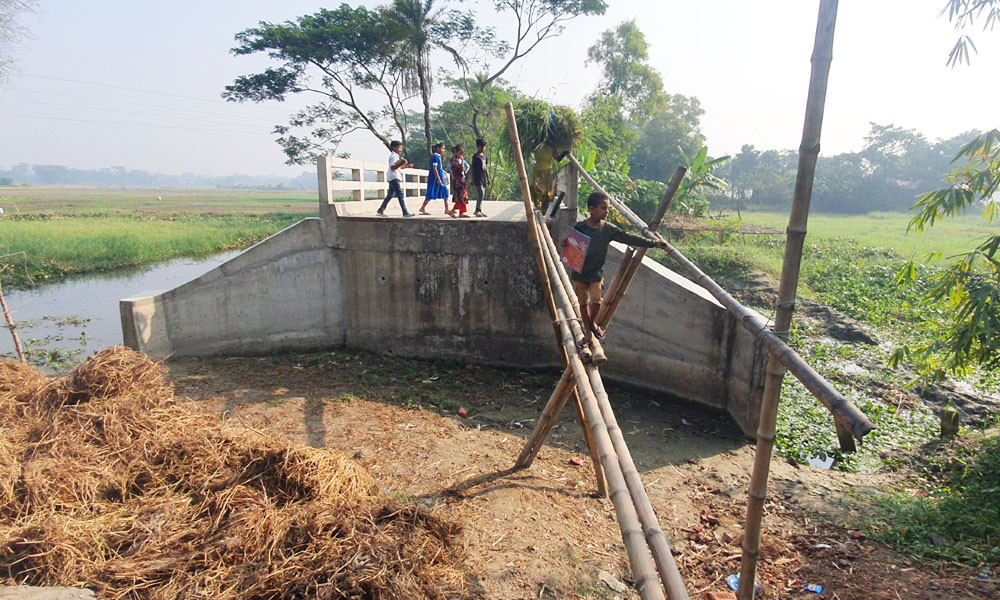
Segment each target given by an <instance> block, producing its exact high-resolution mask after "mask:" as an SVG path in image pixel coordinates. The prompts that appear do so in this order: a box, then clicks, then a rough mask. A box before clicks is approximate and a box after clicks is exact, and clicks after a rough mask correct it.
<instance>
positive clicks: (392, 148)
mask: <svg viewBox="0 0 1000 600" xmlns="http://www.w3.org/2000/svg"><path fill="white" fill-rule="evenodd" d="M402 151H403V143H402V142H400V141H397V140H393V141H392V142H391V143H390V144H389V170H388V171H387V172H386V176H385V180H386V182H387V183H388V184H389V193H388V194H387V195H386V197H385V200H383V201H382V206H380V207H379V209H378V211H377V212H376V213H375V214H377V215H378V216H380V217H384V216H385V207H386V206H388V205H389V200H392V197H393V196H395V197H397V198H399V207H400V208H402V209H403V216H404V217H412V216H413V213H411V212H409V211H408V210H406V202H404V201H403V186H401V185H400V183H399V181H400V179H399V170H400V169H406V168H409V167H412V166H413V165H411V164H407V162H406V160H404V159H402V158H400V156H399V153H400V152H402Z"/></svg>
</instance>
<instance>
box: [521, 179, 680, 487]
mask: <svg viewBox="0 0 1000 600" xmlns="http://www.w3.org/2000/svg"><path fill="white" fill-rule="evenodd" d="M685 172H687V169H686V168H685V167H678V168H677V172H676V173H675V174H674V177H673V179H672V180H671V182H670V184H669V185H668V186H667V191H666V193H665V194H664V195H663V199H662V200H661V201H660V205H659V207H658V208H657V211H656V216H655V217H654V219H653V223H654V224H653V225H652V226H651V229H652V230H653V231H655V230H656V229H657V228H658V227H659V224H660V223H661V222H662V220H663V216H664V215H665V214H666V212H667V207H668V206H669V205H670V202H671V200H673V197H674V194H676V193H677V188H678V187H680V184H681V181H682V180H683V178H684V173H685ZM542 231H543V232H544V233H545V234H546V239H547V241H548V242H550V243H551V241H552V240H551V237H550V236H548V235H547V230H546V229H545V228H544V227H543V228H542ZM550 249H551V250H553V251H554V250H555V244H554V243H552V244H551V246H550ZM641 250H642V252H643V256H644V255H645V251H646V248H642V249H641ZM634 254H635V249H634V248H632V247H631V246H630V247H629V248H628V250H626V252H625V257H624V258H623V259H622V262H621V264H619V266H618V270H617V271H615V275H614V278H613V279H612V281H611V285H610V286H609V288H608V293H607V296H608V298H609V302H607V303H604V304H602V306H601V312H600V313H599V315H600V317H598V318H597V319H595V321H594V322H595V323H597V324H598V326H599V327H601V329H604V330H607V327H608V325H609V324H610V323H611V318H612V317H613V316H614V313H615V311H616V310H617V308H618V304H619V303H620V302H621V299H622V298H623V297H624V296H625V290H626V289H627V288H628V283H626V284H625V287H624V288H622V289H621V291H620V292H619V285H620V283H621V281H622V277H623V275H624V274H625V273H626V272H627V273H628V280H629V281H631V278H632V276H633V275H635V271H636V269H637V268H638V265H639V264H640V263H641V262H642V257H641V256H640V258H639V261H638V262H636V263H635V268H631V269H630V268H629V265H631V264H632V257H633V255H634ZM559 271H560V272H561V273H563V274H565V269H560V270H559ZM566 279H568V275H567V276H566ZM564 284H565V280H564ZM569 285H570V287H572V284H569ZM573 297H574V299H575V295H574V296H573ZM574 307H575V309H576V312H577V314H579V303H578V302H574ZM595 343H597V342H595ZM598 348H599V346H598ZM601 352H603V348H601ZM597 354H598V350H597V348H595V356H597ZM597 364H601V363H600V362H598V363H597ZM571 377H572V373H571V372H570V370H569V368H568V367H567V368H566V370H565V371H564V372H563V375H562V378H561V379H560V380H559V384H558V385H557V386H556V389H555V390H554V391H553V392H552V396H550V397H549V401H548V402H547V403H546V405H545V408H544V409H543V411H542V416H541V417H539V419H538V423H536V425H535V430H534V431H533V432H532V434H531V436H530V437H529V438H528V441H527V443H526V444H525V445H524V448H523V449H522V450H521V454H520V455H519V456H518V457H517V462H515V463H514V468H516V469H524V468H527V467H530V466H531V463H532V462H533V461H534V459H535V456H536V455H537V454H538V452H539V451H540V450H541V448H542V445H543V444H544V443H545V440H547V439H548V437H549V434H550V433H551V432H552V427H553V426H554V425H555V423H556V421H557V420H558V419H559V413H560V412H562V409H563V407H564V406H565V405H566V400H567V399H568V398H569V394H570V392H571V389H570V388H568V387H566V386H567V385H568V381H569V380H570V379H571Z"/></svg>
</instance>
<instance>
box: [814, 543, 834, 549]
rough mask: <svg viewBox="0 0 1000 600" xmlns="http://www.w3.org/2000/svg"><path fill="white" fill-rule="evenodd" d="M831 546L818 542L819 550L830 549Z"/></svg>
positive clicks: (817, 547)
mask: <svg viewBox="0 0 1000 600" xmlns="http://www.w3.org/2000/svg"><path fill="white" fill-rule="evenodd" d="M830 548H833V546H831V545H830V544H816V549H817V550H829V549H830Z"/></svg>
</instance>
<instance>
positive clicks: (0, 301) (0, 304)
mask: <svg viewBox="0 0 1000 600" xmlns="http://www.w3.org/2000/svg"><path fill="white" fill-rule="evenodd" d="M0 308H3V318H4V319H6V321H7V329H9V330H10V335H11V337H13V338H14V350H16V351H17V359H18V360H19V361H21V362H27V361H26V360H25V358H24V346H23V345H21V336H19V335H18V334H17V323H15V322H14V317H13V316H11V314H10V309H9V308H8V307H7V300H6V299H5V298H4V297H3V285H0Z"/></svg>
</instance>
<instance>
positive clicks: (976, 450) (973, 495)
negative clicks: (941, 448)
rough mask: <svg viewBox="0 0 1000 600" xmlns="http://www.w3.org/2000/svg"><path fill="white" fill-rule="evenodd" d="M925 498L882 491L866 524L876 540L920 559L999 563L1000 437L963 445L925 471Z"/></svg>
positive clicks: (906, 492) (931, 462)
mask: <svg viewBox="0 0 1000 600" xmlns="http://www.w3.org/2000/svg"><path fill="white" fill-rule="evenodd" d="M923 470H924V472H925V473H927V474H928V475H929V476H930V477H931V483H930V485H929V486H928V489H926V490H924V493H923V494H919V495H917V494H914V493H913V492H912V491H909V490H908V491H901V492H892V493H885V494H882V493H879V494H874V495H871V496H870V497H868V498H867V500H868V501H869V502H871V503H872V504H873V505H875V506H876V507H878V508H879V509H880V511H879V514H877V515H875V516H871V517H869V518H868V519H866V520H865V521H864V524H865V525H866V526H867V527H868V528H869V529H870V530H871V531H872V533H873V536H874V537H875V538H876V539H879V540H881V541H882V542H884V543H886V544H888V545H889V546H890V547H892V548H894V549H896V550H898V551H899V552H901V553H903V554H906V555H910V556H914V557H918V558H931V559H941V560H949V561H956V562H961V563H965V564H971V565H979V564H982V563H984V562H988V563H998V562H1000V438H998V437H996V435H995V432H994V437H992V438H989V439H986V440H985V441H983V442H982V443H981V444H978V445H976V444H971V445H960V446H958V448H957V451H956V452H955V453H954V454H953V455H952V456H950V457H947V458H944V459H940V458H936V459H933V460H931V461H930V462H929V463H928V464H927V465H926V466H925V467H924V468H923Z"/></svg>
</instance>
